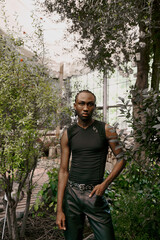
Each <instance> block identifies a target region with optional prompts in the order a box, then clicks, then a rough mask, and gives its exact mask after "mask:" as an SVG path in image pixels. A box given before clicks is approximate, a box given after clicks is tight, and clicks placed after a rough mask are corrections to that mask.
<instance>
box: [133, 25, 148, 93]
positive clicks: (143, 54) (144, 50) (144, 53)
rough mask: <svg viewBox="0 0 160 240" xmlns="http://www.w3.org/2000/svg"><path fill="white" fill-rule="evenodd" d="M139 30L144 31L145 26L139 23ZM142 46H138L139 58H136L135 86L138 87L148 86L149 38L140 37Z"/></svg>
mask: <svg viewBox="0 0 160 240" xmlns="http://www.w3.org/2000/svg"><path fill="white" fill-rule="evenodd" d="M139 27H140V32H141V33H145V26H144V25H143V24H140V26H139ZM139 41H140V43H141V44H142V47H140V48H139V59H137V80H136V87H137V88H138V89H141V90H143V89H145V88H148V72H149V53H150V38H149V37H140V39H139Z"/></svg>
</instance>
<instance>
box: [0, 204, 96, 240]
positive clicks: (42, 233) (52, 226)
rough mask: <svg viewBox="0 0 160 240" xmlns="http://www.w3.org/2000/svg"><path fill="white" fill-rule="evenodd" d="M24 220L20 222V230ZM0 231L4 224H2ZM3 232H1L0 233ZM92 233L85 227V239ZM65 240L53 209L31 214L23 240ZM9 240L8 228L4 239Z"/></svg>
mask: <svg viewBox="0 0 160 240" xmlns="http://www.w3.org/2000/svg"><path fill="white" fill-rule="evenodd" d="M21 222H22V220H18V226H19V228H20V226H21ZM0 225H1V226H0V229H1V228H2V224H1V223H0ZM0 232H1V231H0ZM91 233H92V231H91V229H90V227H89V226H88V225H85V228H84V238H86V237H88V236H89V235H90V234H91ZM0 237H1V236H0ZM50 239H52V240H64V237H63V232H62V231H60V230H59V229H58V228H57V226H56V215H55V213H54V211H53V210H52V209H50V210H47V211H46V209H45V210H41V211H40V210H39V211H38V212H36V213H35V212H32V213H30V215H29V217H28V220H27V226H26V231H25V238H23V240H50ZM3 240H9V238H8V231H7V226H6V229H5V234H4V239H3Z"/></svg>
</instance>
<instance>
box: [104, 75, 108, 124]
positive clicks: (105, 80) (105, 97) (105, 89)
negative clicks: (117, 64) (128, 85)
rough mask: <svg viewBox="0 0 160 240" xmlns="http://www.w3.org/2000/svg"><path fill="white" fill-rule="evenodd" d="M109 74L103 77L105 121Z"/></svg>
mask: <svg viewBox="0 0 160 240" xmlns="http://www.w3.org/2000/svg"><path fill="white" fill-rule="evenodd" d="M107 106H108V102H107V74H106V73H104V75H103V121H104V122H106V121H107Z"/></svg>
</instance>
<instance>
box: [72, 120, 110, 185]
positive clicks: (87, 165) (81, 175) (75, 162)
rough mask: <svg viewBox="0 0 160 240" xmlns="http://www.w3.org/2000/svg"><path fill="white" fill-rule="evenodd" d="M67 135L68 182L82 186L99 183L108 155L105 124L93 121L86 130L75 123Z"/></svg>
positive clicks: (101, 179)
mask: <svg viewBox="0 0 160 240" xmlns="http://www.w3.org/2000/svg"><path fill="white" fill-rule="evenodd" d="M67 133H68V142H69V147H70V150H71V153H72V161H71V168H70V173H69V180H71V181H74V182H76V183H82V184H93V185H96V184H99V183H101V182H102V181H103V177H104V170H105V163H106V156H107V153H108V140H107V138H106V134H105V123H104V122H100V121H97V120H95V121H94V122H93V123H92V124H91V125H90V126H89V127H87V128H86V129H83V128H81V127H80V126H79V125H78V124H77V123H76V124H74V125H71V126H70V127H69V128H68V129H67Z"/></svg>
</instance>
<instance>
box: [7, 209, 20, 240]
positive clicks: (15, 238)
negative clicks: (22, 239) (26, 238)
mask: <svg viewBox="0 0 160 240" xmlns="http://www.w3.org/2000/svg"><path fill="white" fill-rule="evenodd" d="M8 217H9V223H10V230H9V232H10V234H11V236H9V237H10V239H11V240H19V234H18V227H17V219H16V208H15V207H14V206H10V205H9V207H8Z"/></svg>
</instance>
